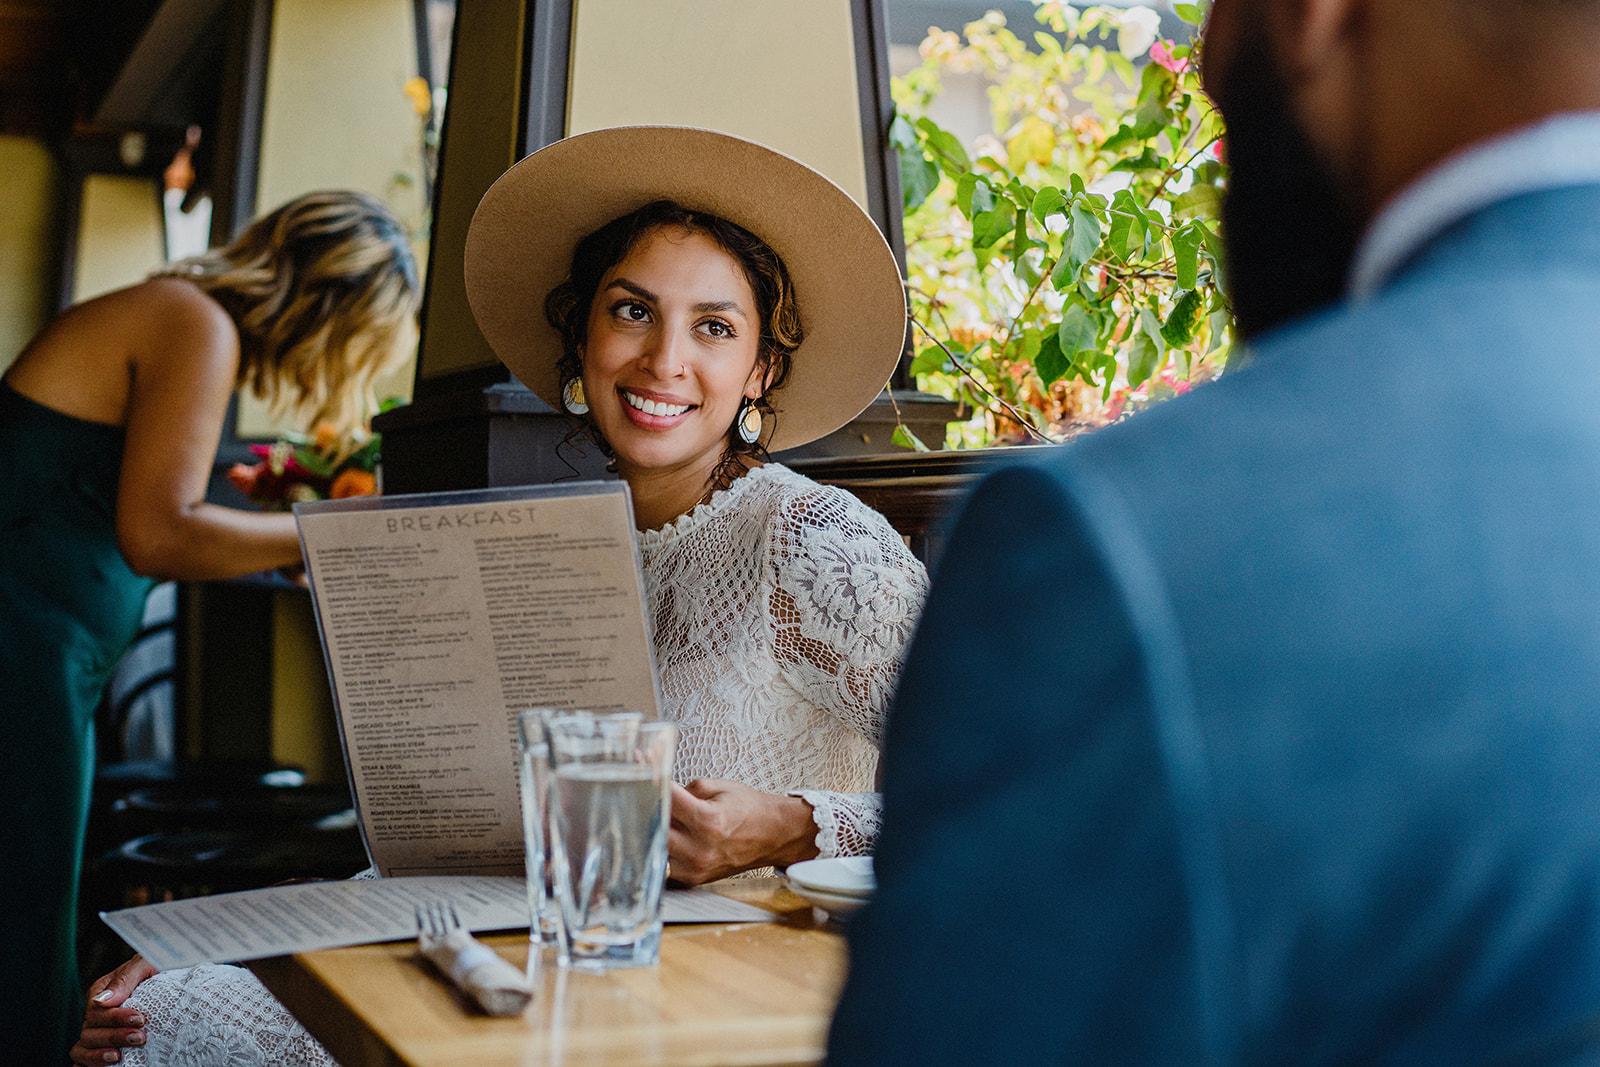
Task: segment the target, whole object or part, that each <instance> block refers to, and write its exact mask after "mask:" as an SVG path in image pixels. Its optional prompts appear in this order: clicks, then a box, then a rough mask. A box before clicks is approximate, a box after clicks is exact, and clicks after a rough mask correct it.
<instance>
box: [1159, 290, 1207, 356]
mask: <svg viewBox="0 0 1600 1067" xmlns="http://www.w3.org/2000/svg"><path fill="white" fill-rule="evenodd" d="M1205 314H1206V302H1205V298H1204V297H1202V296H1201V295H1200V294H1199V293H1197V292H1195V291H1194V290H1193V289H1190V290H1189V291H1188V292H1186V293H1184V294H1183V295H1182V296H1180V297H1178V302H1177V303H1176V304H1174V305H1173V306H1172V313H1171V314H1170V315H1168V316H1167V321H1166V322H1164V323H1162V324H1161V339H1162V340H1163V341H1165V342H1167V344H1169V345H1171V346H1172V347H1173V348H1182V347H1183V346H1184V345H1186V344H1188V343H1189V342H1190V341H1193V340H1194V335H1195V334H1196V333H1198V332H1199V330H1200V323H1201V322H1202V321H1203V320H1204V319H1205Z"/></svg>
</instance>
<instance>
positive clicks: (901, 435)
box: [889, 422, 928, 452]
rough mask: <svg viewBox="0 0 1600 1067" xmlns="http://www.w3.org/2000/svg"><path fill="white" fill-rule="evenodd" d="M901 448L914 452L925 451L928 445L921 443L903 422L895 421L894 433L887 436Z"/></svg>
mask: <svg viewBox="0 0 1600 1067" xmlns="http://www.w3.org/2000/svg"><path fill="white" fill-rule="evenodd" d="M889 439H890V440H891V441H893V442H894V443H895V444H897V445H899V446H900V447H901V448H909V449H911V450H913V451H915V452H927V451H928V446H927V445H925V444H923V443H922V441H921V440H920V439H919V438H918V437H917V435H916V434H914V433H912V432H911V431H910V430H909V429H908V428H907V427H906V425H905V423H903V422H902V423H897V424H896V425H895V428H894V434H893V435H892V436H891V437H890V438H889Z"/></svg>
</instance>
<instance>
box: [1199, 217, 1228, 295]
mask: <svg viewBox="0 0 1600 1067" xmlns="http://www.w3.org/2000/svg"><path fill="white" fill-rule="evenodd" d="M1195 226H1196V227H1198V228H1199V230H1200V236H1201V239H1202V243H1203V244H1204V245H1205V249H1206V255H1207V256H1209V257H1210V258H1211V262H1212V265H1213V273H1212V282H1213V283H1214V284H1215V286H1216V287H1217V288H1218V289H1220V290H1222V291H1223V292H1227V290H1228V275H1227V266H1228V261H1227V259H1226V257H1225V253H1224V252H1223V248H1222V241H1221V240H1219V239H1218V237H1217V235H1216V234H1214V233H1212V232H1211V229H1210V227H1208V226H1206V224H1205V223H1203V222H1196V223H1195Z"/></svg>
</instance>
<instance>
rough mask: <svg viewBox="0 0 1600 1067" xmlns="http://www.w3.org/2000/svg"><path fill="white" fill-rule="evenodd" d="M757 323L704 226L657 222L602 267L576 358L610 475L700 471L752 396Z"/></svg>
mask: <svg viewBox="0 0 1600 1067" xmlns="http://www.w3.org/2000/svg"><path fill="white" fill-rule="evenodd" d="M760 332H761V325H760V315H759V311H758V309H757V307H756V299H755V293H754V292H753V291H752V290H751V288H750V283H749V281H748V280H747V279H746V277H745V272H744V268H743V266H742V265H741V264H740V262H739V261H738V260H737V259H736V258H734V257H733V256H732V255H730V254H729V253H728V252H727V251H725V250H724V249H723V248H722V246H721V245H719V244H718V243H717V242H716V241H714V240H712V239H711V238H710V237H707V236H706V235H705V234H702V233H696V232H692V231H689V230H685V229H682V228H678V227H670V228H669V227H661V228H658V229H656V230H654V231H652V232H650V233H647V234H645V235H644V236H643V237H641V238H640V239H639V240H638V241H637V242H636V243H635V244H634V246H633V249H632V250H631V251H630V252H629V253H628V255H627V256H625V257H624V258H623V259H622V261H621V262H619V263H617V265H616V266H614V267H612V268H611V269H610V270H608V271H606V273H605V275H604V276H603V277H602V278H601V279H600V286H599V288H598V289H597V290H596V291H595V296H594V301H593V303H592V304H591V305H590V308H589V323H588V328H587V331H586V333H585V337H584V343H583V346H582V348H581V356H582V359H583V386H584V392H585V393H586V394H587V399H588V402H589V410H590V414H591V416H592V417H593V418H594V420H595V422H596V424H597V425H598V426H599V429H600V432H601V433H602V434H604V435H605V439H606V441H607V442H608V443H609V444H610V445H611V448H612V450H613V451H614V452H615V453H616V458H617V471H618V473H619V474H621V475H622V476H623V477H625V478H626V477H629V476H630V475H636V474H642V473H647V472H666V471H684V472H689V471H697V470H698V471H703V472H704V474H705V475H706V477H707V478H708V479H709V477H710V473H711V471H712V470H713V469H715V467H716V465H717V463H718V461H719V460H720V459H721V458H722V455H723V452H724V450H725V448H726V446H727V442H728V434H729V431H730V430H731V428H732V426H733V421H734V419H735V417H736V416H737V415H738V412H739V407H740V405H741V404H742V403H743V401H744V400H745V399H746V398H749V399H754V398H756V397H758V396H760V395H761V387H762V382H761V375H760V373H759V372H758V371H757V368H756V357H757V353H758V341H759V338H760Z"/></svg>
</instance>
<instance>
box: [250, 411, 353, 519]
mask: <svg viewBox="0 0 1600 1067" xmlns="http://www.w3.org/2000/svg"><path fill="white" fill-rule="evenodd" d="M378 444H379V437H378V435H377V434H371V433H364V434H361V435H359V436H358V437H355V438H349V437H343V436H341V435H340V433H339V432H338V430H336V429H335V428H334V427H333V426H332V425H331V424H329V423H322V424H320V425H318V426H317V428H316V430H315V432H313V433H312V434H310V435H309V436H307V435H305V434H285V435H284V436H283V437H281V438H279V439H278V440H277V441H276V442H274V443H272V444H270V445H251V446H250V451H251V452H252V453H254V454H255V455H257V456H259V457H261V458H260V459H259V460H258V461H257V462H255V463H235V464H234V465H233V467H232V469H231V470H229V471H228V481H230V482H232V483H233V485H234V487H235V488H236V489H238V490H239V491H240V492H241V493H243V494H244V495H245V496H247V497H249V498H250V499H251V500H252V501H254V502H255V503H256V504H258V505H259V506H260V507H262V508H264V509H265V510H267V511H288V510H289V509H290V508H291V507H292V506H293V505H295V504H297V503H303V502H305V501H310V500H342V499H344V498H345V497H352V496H371V495H373V494H375V493H376V492H377V491H378V478H377V474H376V473H375V471H376V468H377V465H378Z"/></svg>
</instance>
